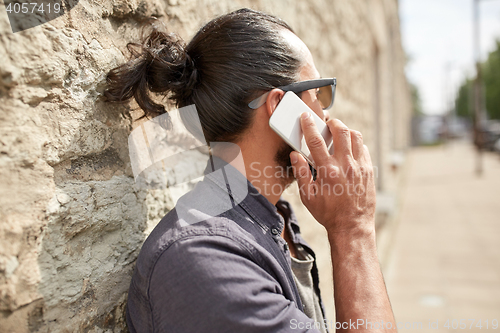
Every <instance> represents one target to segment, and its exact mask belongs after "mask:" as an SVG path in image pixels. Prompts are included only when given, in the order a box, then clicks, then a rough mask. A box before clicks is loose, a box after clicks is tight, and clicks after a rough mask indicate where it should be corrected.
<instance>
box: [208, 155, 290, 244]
mask: <svg viewBox="0 0 500 333" xmlns="http://www.w3.org/2000/svg"><path fill="white" fill-rule="evenodd" d="M205 180H208V181H210V182H212V183H214V184H215V185H217V186H218V187H219V188H220V189H222V190H223V191H224V192H225V193H226V194H227V195H228V196H229V197H230V198H231V200H232V201H233V204H234V205H239V206H240V207H241V208H243V210H245V212H246V213H247V214H248V215H250V217H251V218H252V219H253V220H254V221H256V222H257V223H258V224H259V225H260V226H261V227H262V228H263V229H264V231H266V232H267V231H268V230H271V231H272V232H273V233H278V235H280V234H281V232H282V231H283V227H284V219H283V217H281V215H280V214H279V213H278V209H277V208H276V206H274V205H273V204H272V203H271V202H269V200H267V199H266V198H265V197H264V196H263V195H262V194H260V193H259V191H258V190H257V189H256V188H255V187H254V186H253V185H252V183H250V181H248V179H247V178H246V177H245V176H244V175H243V174H242V173H241V172H239V171H238V170H237V169H236V168H235V167H233V166H232V165H231V164H229V163H227V162H226V161H224V160H222V159H221V158H219V157H216V156H211V158H210V159H209V161H208V164H207V168H206V169H205Z"/></svg>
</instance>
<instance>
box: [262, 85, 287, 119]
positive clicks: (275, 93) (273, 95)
mask: <svg viewBox="0 0 500 333" xmlns="http://www.w3.org/2000/svg"><path fill="white" fill-rule="evenodd" d="M284 95H285V92H284V91H283V90H281V89H277V88H275V89H273V90H271V91H270V92H269V94H268V95H267V98H266V104H264V105H265V106H266V111H267V114H268V116H269V117H271V115H272V114H273V112H274V110H275V109H276V107H277V106H278V104H279V102H280V101H281V99H282V98H283V96H284Z"/></svg>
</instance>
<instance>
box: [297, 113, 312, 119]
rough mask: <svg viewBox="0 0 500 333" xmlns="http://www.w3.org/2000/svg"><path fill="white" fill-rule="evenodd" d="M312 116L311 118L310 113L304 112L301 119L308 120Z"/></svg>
mask: <svg viewBox="0 0 500 333" xmlns="http://www.w3.org/2000/svg"><path fill="white" fill-rule="evenodd" d="M310 116H311V115H310V114H309V112H304V113H302V114H301V115H300V117H301V118H302V119H307V118H309V117H310Z"/></svg>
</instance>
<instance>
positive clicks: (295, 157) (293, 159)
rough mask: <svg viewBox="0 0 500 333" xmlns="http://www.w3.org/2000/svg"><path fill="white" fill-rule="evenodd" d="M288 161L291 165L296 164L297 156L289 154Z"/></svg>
mask: <svg viewBox="0 0 500 333" xmlns="http://www.w3.org/2000/svg"><path fill="white" fill-rule="evenodd" d="M290 161H292V164H295V163H297V161H298V159H297V154H295V153H291V154H290Z"/></svg>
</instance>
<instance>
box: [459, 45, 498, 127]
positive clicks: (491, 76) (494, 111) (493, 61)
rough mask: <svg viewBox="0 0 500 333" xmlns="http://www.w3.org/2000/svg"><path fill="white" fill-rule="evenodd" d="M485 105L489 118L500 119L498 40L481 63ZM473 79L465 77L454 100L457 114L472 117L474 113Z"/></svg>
mask: <svg viewBox="0 0 500 333" xmlns="http://www.w3.org/2000/svg"><path fill="white" fill-rule="evenodd" d="M481 70H482V76H483V89H484V97H485V101H484V102H485V107H486V110H487V112H488V118H489V119H500V40H497V42H496V49H495V50H494V51H493V52H491V53H490V54H489V56H488V59H487V60H486V61H485V62H484V63H482V64H481ZM473 89H474V79H469V78H466V79H465V81H464V82H462V85H461V86H460V88H459V90H458V94H457V98H456V100H455V106H456V109H457V115H458V116H460V117H465V118H472V117H473V115H474V91H473Z"/></svg>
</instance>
